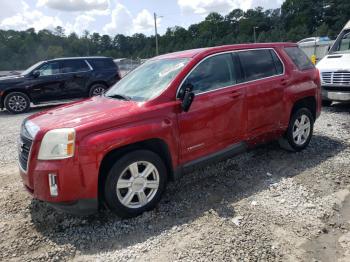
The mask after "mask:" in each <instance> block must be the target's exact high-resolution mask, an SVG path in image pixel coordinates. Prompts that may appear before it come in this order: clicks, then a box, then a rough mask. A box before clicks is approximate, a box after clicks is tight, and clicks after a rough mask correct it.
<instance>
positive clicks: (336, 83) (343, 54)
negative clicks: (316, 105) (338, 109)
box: [316, 21, 350, 106]
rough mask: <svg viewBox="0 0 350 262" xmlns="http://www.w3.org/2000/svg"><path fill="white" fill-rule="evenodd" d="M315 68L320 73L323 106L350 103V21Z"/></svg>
mask: <svg viewBox="0 0 350 262" xmlns="http://www.w3.org/2000/svg"><path fill="white" fill-rule="evenodd" d="M316 67H317V68H318V69H319V70H320V73H321V85H322V100H323V105H325V106H330V105H331V104H332V103H333V102H334V101H338V102H349V101H350V21H349V22H348V23H347V24H346V25H345V27H344V28H343V30H342V31H341V32H340V34H339V35H338V37H337V39H336V40H335V42H334V44H333V46H332V47H331V48H330V50H329V53H328V55H327V56H325V57H324V58H323V59H322V60H321V61H320V62H319V63H318V64H317V65H316Z"/></svg>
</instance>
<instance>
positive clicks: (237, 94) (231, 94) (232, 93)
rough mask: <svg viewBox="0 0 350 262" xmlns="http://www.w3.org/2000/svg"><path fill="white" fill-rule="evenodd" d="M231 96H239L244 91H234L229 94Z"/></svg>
mask: <svg viewBox="0 0 350 262" xmlns="http://www.w3.org/2000/svg"><path fill="white" fill-rule="evenodd" d="M229 96H230V97H231V98H233V99H234V98H238V97H241V96H242V93H240V92H238V91H232V92H231V93H230V94H229Z"/></svg>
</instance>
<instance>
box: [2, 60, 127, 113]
mask: <svg viewBox="0 0 350 262" xmlns="http://www.w3.org/2000/svg"><path fill="white" fill-rule="evenodd" d="M119 79H120V73H119V70H118V67H117V65H116V64H115V63H114V62H113V59H112V58H107V57H74V58H59V59H53V60H48V61H42V62H39V63H37V64H35V65H33V66H31V67H30V68H28V69H27V70H25V71H24V72H23V73H22V74H20V75H15V76H7V77H0V108H1V109H3V108H4V107H5V108H6V109H7V110H8V111H10V112H12V113H16V114H17V113H23V112H25V111H27V110H28V109H29V108H30V103H33V104H35V105H37V104H43V103H52V102H57V101H61V100H70V99H75V98H83V97H91V96H96V95H101V94H102V93H104V92H105V91H106V90H107V89H108V88H109V87H110V86H112V85H113V84H115V83H116V82H117V81H118V80H119Z"/></svg>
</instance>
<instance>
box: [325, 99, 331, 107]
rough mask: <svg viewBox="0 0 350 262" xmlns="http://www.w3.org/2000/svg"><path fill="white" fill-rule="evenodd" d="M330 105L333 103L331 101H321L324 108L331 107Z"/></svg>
mask: <svg viewBox="0 0 350 262" xmlns="http://www.w3.org/2000/svg"><path fill="white" fill-rule="evenodd" d="M332 103H333V101H331V100H322V105H323V106H326V107H328V106H331V105H332Z"/></svg>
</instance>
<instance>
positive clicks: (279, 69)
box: [270, 50, 283, 75]
mask: <svg viewBox="0 0 350 262" xmlns="http://www.w3.org/2000/svg"><path fill="white" fill-rule="evenodd" d="M270 53H271V55H272V59H273V61H274V62H275V66H276V71H277V74H278V75H281V74H283V64H282V62H281V60H280V59H279V58H278V56H277V55H276V53H275V51H273V50H270Z"/></svg>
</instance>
